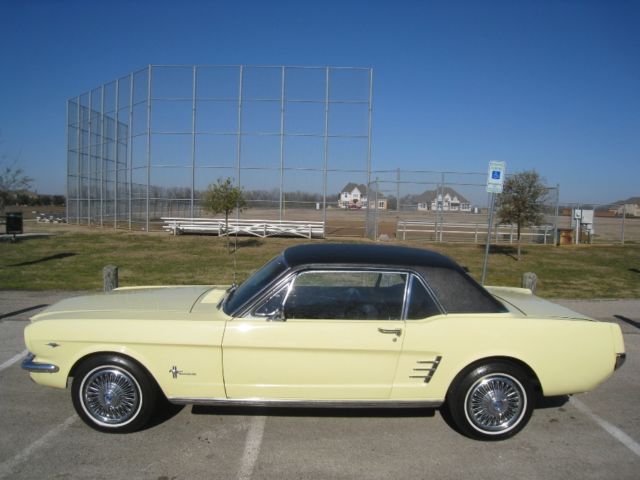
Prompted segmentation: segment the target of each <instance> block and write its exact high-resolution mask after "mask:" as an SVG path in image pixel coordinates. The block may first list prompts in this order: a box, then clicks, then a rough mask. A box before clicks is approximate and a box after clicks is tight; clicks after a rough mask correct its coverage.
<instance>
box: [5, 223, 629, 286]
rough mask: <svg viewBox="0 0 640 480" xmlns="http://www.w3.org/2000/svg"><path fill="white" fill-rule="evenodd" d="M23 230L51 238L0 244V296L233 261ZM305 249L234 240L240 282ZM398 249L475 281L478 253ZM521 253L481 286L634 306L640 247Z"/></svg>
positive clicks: (75, 231)
mask: <svg viewBox="0 0 640 480" xmlns="http://www.w3.org/2000/svg"><path fill="white" fill-rule="evenodd" d="M25 229H26V231H27V232H29V231H40V232H42V231H48V232H51V233H55V235H53V236H50V237H41V238H32V239H29V240H23V241H20V242H17V243H9V242H2V243H0V289H57V290H100V289H101V288H102V268H103V267H104V266H105V265H109V264H113V265H117V266H118V267H119V277H120V286H133V285H168V284H183V285H187V284H230V283H231V282H232V281H233V272H234V261H233V258H234V257H233V255H230V254H229V253H227V249H226V239H224V238H217V237H213V236H197V235H182V236H172V235H169V234H167V233H149V234H145V233H131V232H125V231H113V230H107V229H105V230H101V229H94V228H91V229H89V228H86V227H74V226H68V225H44V224H29V223H27V224H26V225H25ZM313 241H314V242H321V241H323V240H313ZM334 241H345V242H355V241H358V240H357V239H343V240H341V239H336V240H334ZM362 241H364V240H362ZM306 242H309V240H305V239H282V238H269V239H259V238H246V237H242V238H239V239H238V251H237V255H236V262H237V267H236V271H237V280H238V282H241V281H243V280H244V279H245V278H246V277H247V276H248V275H249V274H250V273H251V272H252V271H254V270H255V269H257V268H258V267H260V266H261V265H262V264H264V263H265V262H266V261H267V260H269V259H270V258H271V257H273V256H274V255H276V254H277V253H279V252H280V251H282V249H284V248H286V247H287V246H290V245H296V244H300V243H306ZM404 244H406V245H411V246H416V247H423V248H430V249H433V250H437V251H439V252H442V253H444V254H445V255H448V256H450V257H452V258H453V259H454V260H456V261H457V262H459V263H460V264H462V265H464V266H466V267H467V268H468V269H469V272H470V274H471V275H472V276H473V277H475V278H476V279H480V276H481V274H482V261H483V256H484V246H483V245H475V244H440V243H424V242H420V243H418V242H404ZM523 252H524V255H523V259H522V260H521V261H520V262H517V261H516V260H515V259H514V256H515V248H511V247H510V246H503V245H500V246H496V247H495V248H493V249H492V253H491V255H490V257H489V270H488V275H487V284H488V285H508V286H520V282H521V278H522V274H523V273H524V272H535V273H536V274H537V275H538V294H539V295H541V296H543V297H556V298H560V297H562V298H640V246H639V245H625V246H620V245H614V246H601V245H598V246H577V247H574V246H570V247H553V246H542V245H533V246H529V245H527V246H525V247H523Z"/></svg>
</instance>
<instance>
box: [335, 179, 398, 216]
mask: <svg viewBox="0 0 640 480" xmlns="http://www.w3.org/2000/svg"><path fill="white" fill-rule="evenodd" d="M367 193H368V192H367V186H366V185H364V184H362V183H361V184H355V183H353V182H349V183H347V184H346V185H345V186H344V188H343V189H342V191H341V192H340V197H339V199H338V206H339V207H340V208H345V209H348V208H354V209H359V208H367V205H368V204H369V198H368V195H367ZM371 194H372V197H373V198H372V199H373V200H374V201H375V200H377V202H378V205H377V207H378V210H386V209H387V198H386V197H385V196H384V195H383V194H382V193H380V192H375V191H374V190H371Z"/></svg>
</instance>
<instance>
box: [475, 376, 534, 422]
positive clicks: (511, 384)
mask: <svg viewBox="0 0 640 480" xmlns="http://www.w3.org/2000/svg"><path fill="white" fill-rule="evenodd" d="M526 406H527V399H526V395H525V393H524V388H523V387H522V385H521V384H520V382H519V381H518V380H516V379H515V378H513V377H511V376H509V375H505V374H491V375H487V376H484V377H482V378H480V379H479V380H478V381H477V382H476V383H474V384H473V386H472V387H471V388H470V389H469V391H468V392H467V398H466V399H465V413H466V415H467V418H468V419H469V421H470V422H471V424H472V426H473V427H474V428H475V429H476V430H479V431H481V432H484V433H488V434H492V433H493V434H498V433H504V432H506V431H508V430H510V429H512V428H513V427H515V426H516V425H517V424H518V422H519V421H520V419H522V417H523V415H524V413H525V410H526Z"/></svg>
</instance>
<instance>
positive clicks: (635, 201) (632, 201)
mask: <svg viewBox="0 0 640 480" xmlns="http://www.w3.org/2000/svg"><path fill="white" fill-rule="evenodd" d="M621 205H640V197H629V198H627V199H626V200H617V201H615V202H613V203H610V204H608V205H600V206H599V207H597V208H596V210H610V209H614V210H615V209H617V208H618V207H619V206H621Z"/></svg>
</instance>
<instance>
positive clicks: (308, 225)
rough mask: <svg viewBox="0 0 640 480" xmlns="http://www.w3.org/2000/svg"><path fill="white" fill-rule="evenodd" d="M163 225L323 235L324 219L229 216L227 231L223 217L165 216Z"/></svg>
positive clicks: (183, 228) (191, 230)
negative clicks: (322, 220)
mask: <svg viewBox="0 0 640 480" xmlns="http://www.w3.org/2000/svg"><path fill="white" fill-rule="evenodd" d="M162 221H163V222H164V225H163V227H162V228H163V229H164V230H166V231H168V232H171V233H173V234H174V235H178V234H182V233H208V234H211V235H218V236H222V235H250V236H254V237H261V238H265V237H302V238H324V234H325V228H324V222H312V221H291V220H288V221H280V220H245V219H242V220H236V219H229V231H225V220H224V218H187V217H162Z"/></svg>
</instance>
